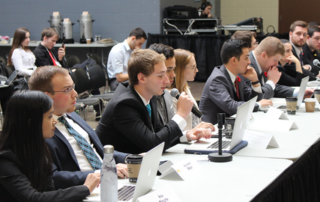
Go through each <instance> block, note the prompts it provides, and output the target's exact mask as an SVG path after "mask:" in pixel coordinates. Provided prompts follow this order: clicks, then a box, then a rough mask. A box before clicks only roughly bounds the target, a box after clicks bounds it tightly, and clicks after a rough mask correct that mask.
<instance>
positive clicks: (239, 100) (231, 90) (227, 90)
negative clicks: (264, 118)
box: [200, 39, 272, 124]
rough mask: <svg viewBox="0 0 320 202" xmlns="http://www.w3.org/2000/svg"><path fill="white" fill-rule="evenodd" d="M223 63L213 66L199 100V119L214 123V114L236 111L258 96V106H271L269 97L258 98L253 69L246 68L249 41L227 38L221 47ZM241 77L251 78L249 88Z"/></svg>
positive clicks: (259, 94)
mask: <svg viewBox="0 0 320 202" xmlns="http://www.w3.org/2000/svg"><path fill="white" fill-rule="evenodd" d="M221 60H222V62H223V65H222V66H220V67H216V68H214V70H213V71H212V73H211V75H210V77H209V78H208V80H207V82H206V84H205V86H204V89H203V92H202V95H201V100H200V111H201V112H202V113H203V116H202V120H203V121H206V122H210V123H212V124H216V123H217V122H218V121H217V114H218V113H225V114H226V116H227V117H230V116H232V115H234V114H236V113H237V108H238V107H239V106H240V105H242V104H244V103H245V102H246V101H248V100H250V99H251V98H253V97H255V96H258V100H260V101H259V102H258V103H257V104H256V106H255V108H254V111H257V110H258V109H259V107H260V106H261V107H265V106H269V105H272V102H271V101H270V100H261V98H262V90H261V86H260V82H259V79H258V76H257V73H256V71H255V70H254V68H252V67H250V66H249V64H250V60H249V44H247V43H246V42H244V41H242V40H237V39H230V40H228V41H226V42H225V43H224V44H223V46H222V48H221ZM245 78H247V79H249V80H250V81H251V85H252V88H251V87H250V86H248V85H247V83H246V81H245Z"/></svg>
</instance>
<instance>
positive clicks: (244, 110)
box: [185, 96, 257, 154]
mask: <svg viewBox="0 0 320 202" xmlns="http://www.w3.org/2000/svg"><path fill="white" fill-rule="evenodd" d="M256 101H257V96H256V97H254V98H252V99H251V100H249V101H248V102H246V103H244V104H243V105H241V106H240V107H238V110H237V115H236V121H235V123H234V128H233V135H232V138H231V140H229V139H223V141H222V146H223V147H222V150H223V151H230V150H232V149H233V148H234V147H235V146H237V145H238V144H239V143H241V142H242V139H243V135H244V131H245V129H246V127H247V125H248V123H247V122H248V121H249V119H250V116H251V113H252V111H253V108H254V106H255V103H256ZM217 150H218V138H211V139H209V140H198V141H197V142H195V143H194V144H192V145H190V146H188V147H187V148H186V149H185V153H198V154H207V153H210V152H214V151H217Z"/></svg>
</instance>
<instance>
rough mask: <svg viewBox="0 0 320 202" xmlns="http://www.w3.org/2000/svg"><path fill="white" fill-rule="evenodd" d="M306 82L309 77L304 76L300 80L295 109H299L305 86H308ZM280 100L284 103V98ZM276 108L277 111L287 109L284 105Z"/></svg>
mask: <svg viewBox="0 0 320 202" xmlns="http://www.w3.org/2000/svg"><path fill="white" fill-rule="evenodd" d="M308 81H309V76H306V77H304V78H303V79H302V80H301V83H300V89H299V92H298V96H297V99H298V100H297V109H299V107H300V105H301V103H302V101H303V97H304V93H305V91H306V88H307V85H308ZM272 99H273V98H271V99H270V100H271V101H272ZM282 100H284V102H285V99H284V98H283V99H282ZM272 102H273V101H272ZM282 104H283V103H282ZM274 105H276V102H275V103H274ZM277 108H278V109H287V106H286V105H281V106H279V107H277Z"/></svg>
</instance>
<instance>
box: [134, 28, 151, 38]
mask: <svg viewBox="0 0 320 202" xmlns="http://www.w3.org/2000/svg"><path fill="white" fill-rule="evenodd" d="M130 36H135V37H136V39H141V38H144V39H145V40H147V39H148V37H147V35H146V33H145V32H144V31H143V29H141V28H140V27H138V28H135V29H133V30H132V31H131V32H130V34H129V37H130Z"/></svg>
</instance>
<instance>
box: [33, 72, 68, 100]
mask: <svg viewBox="0 0 320 202" xmlns="http://www.w3.org/2000/svg"><path fill="white" fill-rule="evenodd" d="M56 74H62V75H69V72H68V70H66V69H65V68H62V67H58V66H44V67H38V68H37V69H36V71H34V72H33V73H32V75H31V77H30V78H29V81H28V86H29V89H30V90H39V91H42V92H52V91H53V88H52V83H51V80H52V78H53V77H54V76H55V75H56ZM51 94H52V95H54V92H52V93H51Z"/></svg>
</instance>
